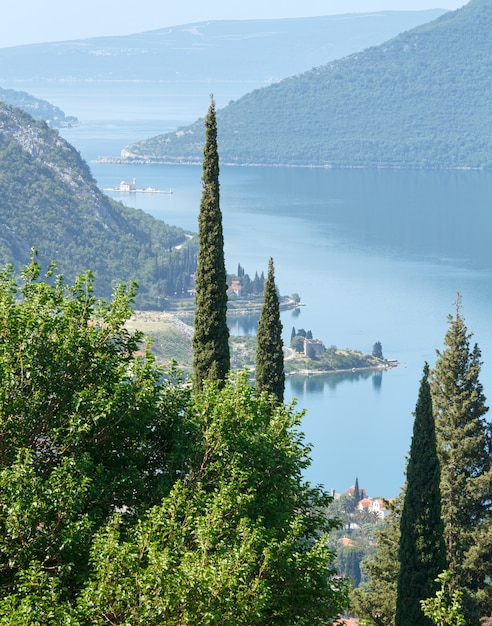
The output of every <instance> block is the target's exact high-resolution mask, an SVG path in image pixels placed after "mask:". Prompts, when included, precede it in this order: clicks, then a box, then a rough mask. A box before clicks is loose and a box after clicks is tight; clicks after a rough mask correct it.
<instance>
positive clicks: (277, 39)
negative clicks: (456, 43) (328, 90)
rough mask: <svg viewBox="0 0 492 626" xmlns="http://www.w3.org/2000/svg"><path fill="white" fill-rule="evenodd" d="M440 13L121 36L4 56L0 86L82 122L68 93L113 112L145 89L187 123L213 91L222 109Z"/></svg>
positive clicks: (0, 53) (214, 25)
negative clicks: (103, 103) (106, 103)
mask: <svg viewBox="0 0 492 626" xmlns="http://www.w3.org/2000/svg"><path fill="white" fill-rule="evenodd" d="M443 13H445V11H443V10H441V9H432V10H427V11H398V10H396V11H380V12H375V13H360V14H348V15H327V16H319V17H310V18H293V19H277V20H275V19H270V20H267V19H263V20H214V21H209V22H195V23H191V24H183V25H179V26H172V27H163V28H157V29H156V30H153V31H148V32H142V33H135V34H132V35H125V36H118V37H115V36H113V37H96V38H89V39H80V40H75V41H61V42H53V43H43V44H34V45H28V46H27V45H26V46H16V47H11V48H1V49H0V85H1V86H2V87H10V88H14V89H22V90H25V91H29V92H30V93H33V94H35V95H42V97H43V98H45V99H47V100H49V101H50V102H54V103H56V104H58V105H59V106H62V108H63V109H64V110H65V111H66V112H67V113H69V114H74V115H77V116H78V117H82V114H81V112H79V111H78V110H76V108H75V109H73V110H72V109H70V107H69V105H70V104H71V103H70V102H69V100H67V94H70V93H72V92H76V93H77V94H78V98H80V89H81V87H84V89H85V92H84V94H85V95H84V98H90V100H91V101H92V102H94V101H95V100H96V99H97V98H98V97H100V93H99V92H101V91H103V92H104V94H103V95H104V97H105V98H108V97H111V95H110V94H111V93H113V94H115V95H113V97H114V98H115V107H118V105H119V100H118V98H121V90H122V89H123V88H124V87H125V86H127V87H128V88H129V90H128V92H129V93H131V94H132V97H133V98H135V97H136V96H138V97H142V99H144V98H145V99H148V97H149V89H151V90H152V93H154V94H158V95H159V96H160V97H162V100H163V110H164V103H165V107H166V110H168V109H169V104H170V102H176V103H177V106H178V110H179V111H180V117H177V118H176V119H178V120H193V119H194V118H195V117H197V116H198V115H200V113H201V111H205V110H206V109H207V107H208V102H209V94H210V93H211V92H213V93H214V95H215V99H216V102H217V105H218V106H225V105H226V104H228V102H229V101H230V100H231V99H236V98H239V97H241V96H243V95H244V94H245V93H248V92H249V91H251V90H253V89H256V88H259V87H263V86H265V85H268V84H271V83H273V82H276V81H278V80H281V79H283V78H286V77H287V76H291V75H293V74H296V73H299V72H304V71H306V70H308V69H309V68H311V67H313V66H317V65H321V64H325V63H328V62H329V61H332V60H333V59H337V58H340V57H342V56H345V55H347V54H350V53H352V52H355V51H357V50H362V49H364V48H367V47H369V46H373V45H376V44H378V43H381V42H383V41H386V40H387V39H389V38H390V37H394V36H395V35H396V34H398V33H401V32H402V31H404V30H408V29H410V28H413V27H415V26H416V25H418V24H423V23H426V22H429V21H430V20H432V19H435V18H436V17H437V16H438V15H442V14H443ZM128 17H129V24H130V26H129V27H131V16H128ZM156 26H160V25H156ZM163 26H165V25H163ZM77 89H78V90H79V91H76V90H77ZM58 98H60V100H58ZM0 99H1V97H0ZM75 101H77V100H75ZM178 103H179V105H178Z"/></svg>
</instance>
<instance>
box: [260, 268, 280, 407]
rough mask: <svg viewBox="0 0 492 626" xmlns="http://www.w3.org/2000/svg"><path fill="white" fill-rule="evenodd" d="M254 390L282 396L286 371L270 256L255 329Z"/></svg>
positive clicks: (278, 396)
mask: <svg viewBox="0 0 492 626" xmlns="http://www.w3.org/2000/svg"><path fill="white" fill-rule="evenodd" d="M255 377H256V390H257V392H258V393H261V392H262V391H267V392H268V393H273V394H275V395H276V396H277V398H278V400H279V402H283V400H284V387H285V372H284V352H283V343H282V322H281V321H280V307H279V302H278V295H277V288H276V286H275V272H274V267H273V259H270V261H269V263H268V276H267V279H266V281H265V287H264V292H263V306H262V308H261V314H260V321H259V324H258V333H257V335H256V371H255Z"/></svg>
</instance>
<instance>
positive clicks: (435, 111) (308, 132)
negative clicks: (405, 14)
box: [122, 0, 492, 168]
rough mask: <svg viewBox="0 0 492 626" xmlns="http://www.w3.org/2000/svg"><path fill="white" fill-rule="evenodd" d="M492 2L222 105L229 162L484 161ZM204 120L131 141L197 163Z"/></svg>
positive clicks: (155, 153)
mask: <svg viewBox="0 0 492 626" xmlns="http://www.w3.org/2000/svg"><path fill="white" fill-rule="evenodd" d="M491 64H492V0H471V1H470V2H469V4H468V5H466V6H465V7H463V8H462V9H459V10H457V11H454V12H450V13H447V14H445V15H443V16H441V17H439V18H438V19H437V20H434V21H433V22H431V23H429V24H425V25H423V26H419V27H417V28H415V29H413V30H411V31H408V32H405V33H403V34H401V35H399V36H397V37H396V38H394V39H392V40H390V41H388V42H387V43H385V44H382V45H379V46H377V47H373V48H370V49H368V50H365V51H364V52H361V53H357V54H352V55H351V56H348V57H346V58H344V59H342V60H339V61H336V62H333V63H329V64H328V65H324V66H322V67H317V68H314V69H312V70H310V71H308V72H305V73H304V74H302V75H300V76H294V77H292V78H288V79H285V80H283V81H281V82H279V83H277V84H275V85H271V86H269V87H266V88H264V89H259V90H256V91H253V92H251V93H249V94H247V95H246V96H244V97H242V98H241V99H239V100H237V101H236V102H232V103H231V104H229V105H228V106H227V107H225V108H223V109H222V110H220V111H218V113H217V121H218V128H219V149H220V154H221V157H222V160H223V162H225V163H232V164H251V163H254V164H265V165H273V164H283V165H319V166H390V167H451V168H468V167H470V168H484V167H489V166H490V165H491V164H492V158H491V155H492V133H491V132H490V129H491V128H492V83H491V82H490V67H491ZM202 124H203V122H202V121H201V120H199V121H197V122H196V123H194V124H193V125H191V126H188V127H185V128H181V129H179V130H178V131H177V132H174V133H169V134H167V135H161V136H158V137H155V138H152V139H150V140H148V141H143V142H140V143H137V144H133V145H131V146H129V147H127V148H126V149H125V150H124V151H123V153H122V155H123V156H124V157H126V158H127V159H129V160H132V159H137V160H144V161H145V160H149V161H165V162H169V163H175V162H198V161H199V159H200V150H201V128H202Z"/></svg>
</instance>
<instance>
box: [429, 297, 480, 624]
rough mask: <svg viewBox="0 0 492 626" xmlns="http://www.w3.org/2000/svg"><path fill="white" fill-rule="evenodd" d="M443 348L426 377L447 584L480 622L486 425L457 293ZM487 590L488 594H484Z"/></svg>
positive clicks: (475, 360)
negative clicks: (449, 577)
mask: <svg viewBox="0 0 492 626" xmlns="http://www.w3.org/2000/svg"><path fill="white" fill-rule="evenodd" d="M448 322H449V328H448V331H447V333H446V336H445V338H444V343H445V345H446V348H445V350H444V351H443V352H439V351H438V352H437V355H438V358H437V361H436V364H435V367H434V371H433V373H432V377H431V391H432V400H433V404H434V414H435V418H436V434H437V450H438V454H439V460H440V463H441V498H442V510H443V520H444V527H445V528H444V538H445V544H446V554H447V559H448V562H449V569H450V570H451V571H452V572H453V579H452V581H451V582H452V585H453V586H454V588H456V589H460V590H462V591H463V594H464V595H463V602H464V609H465V613H466V619H467V622H466V623H467V624H470V625H473V624H478V623H479V617H480V616H481V615H484V614H486V613H485V612H487V613H489V612H490V610H491V601H490V584H489V583H488V581H487V578H488V577H490V576H492V561H491V559H490V541H487V540H484V536H486V535H487V533H489V534H490V529H491V504H492V462H491V456H490V449H489V437H488V435H489V431H488V425H487V423H486V421H485V418H484V416H485V414H486V412H487V410H488V407H487V406H486V405H485V396H484V394H483V388H482V384H481V383H480V379H479V376H480V368H481V354H480V350H479V348H478V346H477V345H476V344H475V345H474V347H473V348H470V338H471V336H472V335H471V334H470V333H468V330H467V327H466V325H465V322H464V319H463V317H462V314H461V300H460V297H459V295H458V299H457V301H456V311H455V316H454V317H453V316H451V315H450V316H449V318H448ZM487 595H489V598H488V600H487V599H486V596H487Z"/></svg>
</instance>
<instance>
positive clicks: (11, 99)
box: [0, 87, 78, 128]
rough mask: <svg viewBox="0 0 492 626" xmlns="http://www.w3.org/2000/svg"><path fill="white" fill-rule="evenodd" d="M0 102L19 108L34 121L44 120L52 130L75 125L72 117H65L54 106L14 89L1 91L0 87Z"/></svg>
mask: <svg viewBox="0 0 492 626" xmlns="http://www.w3.org/2000/svg"><path fill="white" fill-rule="evenodd" d="M0 101H1V102H4V103H5V104H9V105H10V106H13V107H19V109H22V110H23V111H26V113H29V115H32V117H33V118H34V119H35V120H45V121H46V122H47V123H48V124H49V125H50V126H52V127H53V128H59V127H61V126H70V125H72V124H76V123H77V121H78V120H77V118H76V117H74V116H66V115H65V113H64V112H63V111H62V110H61V109H60V108H59V107H57V106H55V105H54V104H51V103H50V102H47V101H46V100H43V99H41V98H35V97H34V96H31V94H28V93H26V92H25V91H17V90H16V89H2V88H1V87H0Z"/></svg>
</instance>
